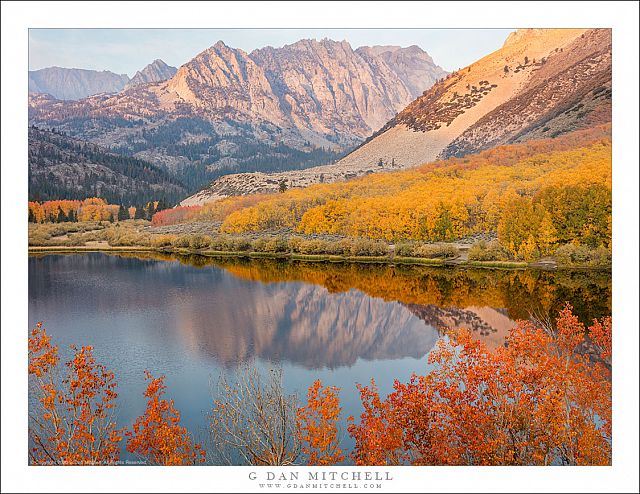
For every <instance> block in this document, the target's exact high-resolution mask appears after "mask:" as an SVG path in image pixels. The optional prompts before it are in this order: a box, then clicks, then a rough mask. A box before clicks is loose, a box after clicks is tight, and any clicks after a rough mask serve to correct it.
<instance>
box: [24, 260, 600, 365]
mask: <svg viewBox="0 0 640 494" xmlns="http://www.w3.org/2000/svg"><path fill="white" fill-rule="evenodd" d="M176 260H177V261H180V262H179V263H178V262H175V261H176ZM166 261H174V262H166ZM29 266H30V319H31V320H30V324H33V323H35V322H36V319H37V318H47V317H48V315H49V314H52V313H55V312H58V311H60V310H64V308H65V306H69V307H68V310H76V311H78V310H82V307H86V308H87V310H88V311H91V310H93V311H95V312H97V313H98V314H103V315H105V316H108V315H113V316H114V317H116V315H118V314H121V313H131V312H135V311H137V310H144V311H146V312H155V313H156V314H165V319H168V321H165V322H164V324H168V325H171V326H173V331H174V333H175V335H174V337H176V335H177V337H178V338H179V339H180V340H181V341H182V342H183V344H184V345H186V346H187V348H189V349H191V350H193V351H195V352H199V353H201V354H203V355H205V356H207V357H212V358H214V359H215V360H216V361H217V363H218V364H219V365H222V366H224V367H234V366H235V365H236V364H238V363H239V362H243V361H247V360H250V359H252V358H254V357H258V358H261V359H265V360H273V361H283V362H289V363H291V364H294V365H299V366H303V367H305V368H309V369H316V368H329V369H333V368H337V367H341V366H351V365H353V364H354V363H355V362H356V361H357V360H358V359H364V360H391V359H401V358H404V357H412V358H416V359H417V358H421V357H424V356H425V355H426V354H427V353H428V352H429V351H430V350H431V348H433V346H434V344H435V342H436V341H437V339H438V337H439V335H440V334H441V333H442V331H443V330H445V329H446V328H459V327H467V328H469V329H471V330H472V331H473V332H474V334H476V335H477V337H478V338H481V339H483V340H484V341H485V342H486V343H487V344H488V345H489V346H490V347H495V346H497V345H500V344H502V343H503V341H504V337H505V336H506V335H507V333H508V331H509V329H510V328H511V327H512V326H513V324H514V320H515V319H519V318H526V317H528V316H529V314H530V313H536V314H554V313H556V312H557V310H558V309H559V308H560V307H561V306H562V304H563V303H564V301H570V302H571V303H572V304H573V305H574V306H575V308H576V313H577V314H578V315H579V317H580V318H581V319H583V320H584V321H586V322H588V321H591V320H592V319H593V318H594V317H601V316H602V315H604V314H608V313H610V310H611V309H610V307H611V277H610V275H609V274H608V273H597V272H544V271H496V270H459V269H458V270H451V269H445V268H427V267H415V266H389V265H365V264H360V265H356V264H343V263H303V262H286V261H276V260H242V259H214V258H206V257H202V256H180V257H174V256H168V255H162V254H143V255H136V256H131V255H118V256H107V255H102V254H90V255H74V256H44V257H42V258H35V257H33V258H32V259H31V262H30V264H29ZM194 267H196V268H205V269H194ZM94 304H95V308H94V309H91V306H92V305H94ZM32 318H36V319H32Z"/></svg>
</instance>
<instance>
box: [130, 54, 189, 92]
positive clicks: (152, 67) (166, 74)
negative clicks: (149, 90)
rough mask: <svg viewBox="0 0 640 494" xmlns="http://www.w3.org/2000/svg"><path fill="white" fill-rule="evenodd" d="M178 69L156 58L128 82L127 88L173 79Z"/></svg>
mask: <svg viewBox="0 0 640 494" xmlns="http://www.w3.org/2000/svg"><path fill="white" fill-rule="evenodd" d="M177 71H178V69H176V68H175V67H172V66H170V65H167V64H166V63H164V61H162V60H160V59H156V60H154V61H153V62H151V63H150V64H149V65H147V66H146V67H145V68H144V69H142V70H139V71H138V72H136V73H135V75H134V76H133V77H132V78H131V80H130V81H129V82H128V83H127V85H126V86H125V88H127V89H128V88H130V87H133V86H137V85H138V84H145V83H147V82H162V81H166V80H167V79H171V78H172V77H173V76H174V75H175V73H176V72H177Z"/></svg>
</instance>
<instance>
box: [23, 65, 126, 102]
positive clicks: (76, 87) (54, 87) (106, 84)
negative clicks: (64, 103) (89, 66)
mask: <svg viewBox="0 0 640 494" xmlns="http://www.w3.org/2000/svg"><path fill="white" fill-rule="evenodd" d="M127 82H129V76H128V75H127V74H114V73H113V72H110V71H108V70H103V71H97V70H85V69H66V68H62V67H47V68H46V69H40V70H30V71H29V92H30V93H31V92H35V93H46V94H50V95H51V96H53V97H54V98H57V99H59V100H77V99H81V98H86V97H87V96H91V95H94V94H98V93H117V92H118V91H122V89H123V88H124V86H125V85H126V84H127Z"/></svg>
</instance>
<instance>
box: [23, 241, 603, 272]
mask: <svg viewBox="0 0 640 494" xmlns="http://www.w3.org/2000/svg"><path fill="white" fill-rule="evenodd" d="M88 252H122V253H126V252H160V253H164V254H177V255H200V256H204V257H226V258H233V257H237V258H244V259H282V260H291V261H305V262H336V263H338V262H343V263H356V264H357V263H359V264H399V265H426V266H435V267H448V268H451V267H460V268H465V267H471V268H486V269H514V270H522V269H544V268H542V267H540V266H537V265H536V263H527V262H516V261H458V260H455V262H452V261H451V260H446V259H441V258H436V259H428V258H419V257H404V256H389V255H386V256H353V255H348V256H347V255H337V254H300V253H291V252H256V251H217V250H205V249H201V250H198V249H189V248H184V247H174V248H168V247H151V246H75V247H73V246H68V247H67V246H59V245H49V246H29V250H28V253H29V254H56V253H67V254H69V253H71V254H72V253H88ZM555 269H558V270H574V269H579V270H585V271H602V270H607V269H610V267H606V266H585V265H580V266H572V265H566V264H562V265H561V264H558V265H557V267H556V268H555Z"/></svg>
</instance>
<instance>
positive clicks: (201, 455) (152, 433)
mask: <svg viewBox="0 0 640 494" xmlns="http://www.w3.org/2000/svg"><path fill="white" fill-rule="evenodd" d="M145 376H146V377H145V378H146V379H147V381H148V385H147V389H146V391H145V393H144V395H145V396H146V397H147V398H148V401H147V408H146V410H145V412H144V414H143V415H141V416H140V417H138V418H137V419H136V421H135V422H134V424H133V426H132V430H131V431H127V432H126V435H127V437H128V439H127V451H129V452H130V453H135V454H137V455H138V456H140V457H141V458H144V459H145V460H147V461H148V462H149V463H151V464H154V465H193V464H196V463H203V462H204V460H205V454H206V451H205V450H204V449H202V447H201V446H200V444H194V443H193V440H192V439H191V436H190V435H189V433H188V431H187V429H185V428H184V427H182V426H181V425H180V412H179V411H177V410H176V409H175V408H174V407H173V400H169V401H167V400H164V399H161V398H160V397H161V396H162V395H164V394H165V390H166V386H165V385H164V376H161V377H159V378H157V379H154V377H153V376H152V375H151V374H150V373H149V372H145Z"/></svg>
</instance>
